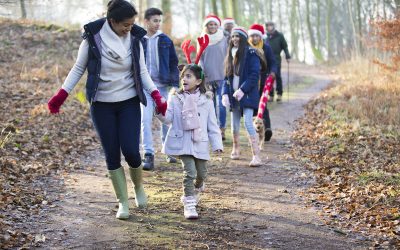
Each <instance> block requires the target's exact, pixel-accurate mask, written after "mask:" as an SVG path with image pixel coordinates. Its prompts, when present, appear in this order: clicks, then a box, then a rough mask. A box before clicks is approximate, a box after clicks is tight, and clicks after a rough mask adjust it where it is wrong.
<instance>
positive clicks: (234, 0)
mask: <svg viewBox="0 0 400 250" xmlns="http://www.w3.org/2000/svg"><path fill="white" fill-rule="evenodd" d="M231 1H232V10H233V18H234V19H235V21H236V23H239V24H240V23H241V21H242V19H241V18H240V16H239V12H238V4H239V3H238V1H237V0H231Z"/></svg>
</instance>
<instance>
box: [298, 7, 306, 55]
mask: <svg viewBox="0 0 400 250" xmlns="http://www.w3.org/2000/svg"><path fill="white" fill-rule="evenodd" d="M297 11H298V13H299V23H300V30H301V40H302V41H303V62H305V61H306V39H305V38H304V28H303V18H302V15H301V9H300V0H297ZM299 59H300V58H299Z"/></svg>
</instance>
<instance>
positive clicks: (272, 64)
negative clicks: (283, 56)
mask: <svg viewBox="0 0 400 250" xmlns="http://www.w3.org/2000/svg"><path fill="white" fill-rule="evenodd" d="M263 51H264V55H265V60H266V61H267V72H261V82H260V85H261V86H260V90H261V91H262V89H263V88H264V84H265V80H266V79H267V76H268V75H269V74H270V73H271V72H274V73H275V75H276V74H278V65H277V64H276V60H275V55H274V53H273V52H272V48H271V46H270V45H269V44H268V43H267V42H264V46H263Z"/></svg>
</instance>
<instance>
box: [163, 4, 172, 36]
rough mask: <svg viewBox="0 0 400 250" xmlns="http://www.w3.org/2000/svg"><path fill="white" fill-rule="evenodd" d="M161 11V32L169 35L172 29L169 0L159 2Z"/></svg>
mask: <svg viewBox="0 0 400 250" xmlns="http://www.w3.org/2000/svg"><path fill="white" fill-rule="evenodd" d="M161 9H162V11H163V28H162V30H163V32H164V33H165V34H167V35H168V36H171V31H172V15H171V0H163V1H162V4H161Z"/></svg>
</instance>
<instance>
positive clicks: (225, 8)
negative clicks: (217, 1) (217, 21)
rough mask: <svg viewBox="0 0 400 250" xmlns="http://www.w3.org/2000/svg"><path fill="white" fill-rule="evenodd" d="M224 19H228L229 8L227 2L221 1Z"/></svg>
mask: <svg viewBox="0 0 400 250" xmlns="http://www.w3.org/2000/svg"><path fill="white" fill-rule="evenodd" d="M221 5H222V6H221V9H222V18H226V17H228V6H227V4H226V0H221Z"/></svg>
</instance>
